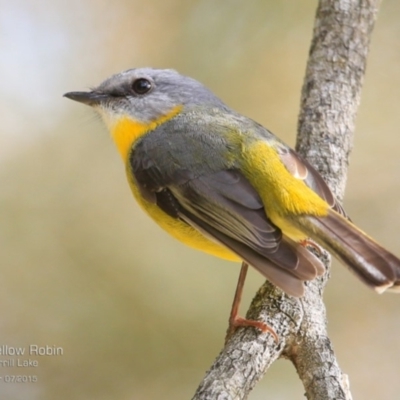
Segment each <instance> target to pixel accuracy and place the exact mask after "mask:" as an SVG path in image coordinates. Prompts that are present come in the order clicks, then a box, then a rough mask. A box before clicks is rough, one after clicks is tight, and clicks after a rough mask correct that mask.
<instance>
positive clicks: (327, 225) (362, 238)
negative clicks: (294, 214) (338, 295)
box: [299, 210, 400, 293]
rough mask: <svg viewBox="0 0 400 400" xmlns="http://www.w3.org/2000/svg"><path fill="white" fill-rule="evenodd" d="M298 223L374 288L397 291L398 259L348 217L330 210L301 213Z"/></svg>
mask: <svg viewBox="0 0 400 400" xmlns="http://www.w3.org/2000/svg"><path fill="white" fill-rule="evenodd" d="M299 223H300V225H301V229H302V231H304V232H305V233H307V234H308V235H309V236H310V237H311V238H313V239H314V240H315V241H316V242H317V243H319V244H320V245H321V246H323V247H325V248H326V249H327V250H329V251H330V252H331V253H333V255H335V256H336V257H337V258H339V259H340V260H341V261H342V262H343V263H344V264H346V265H347V266H348V267H349V268H350V269H351V270H352V271H353V272H355V273H356V275H357V276H358V277H359V278H360V279H361V280H362V281H364V282H365V283H366V284H367V285H369V286H371V287H373V288H374V289H375V290H376V291H377V292H379V293H382V292H384V291H385V290H387V289H388V290H392V291H400V260H399V259H398V258H397V257H396V256H394V255H393V254H391V253H390V252H389V251H387V250H385V249H384V248H383V247H382V246H380V245H379V244H378V243H376V242H375V241H374V240H373V239H372V238H370V237H369V236H368V235H367V234H366V233H364V232H363V231H361V230H360V229H358V228H357V227H356V226H355V225H354V224H352V223H351V222H350V221H349V220H347V219H346V218H344V217H343V216H341V215H339V214H338V213H337V212H335V211H333V210H331V211H330V212H329V214H328V215H327V216H326V217H313V216H302V217H301V218H300V219H299Z"/></svg>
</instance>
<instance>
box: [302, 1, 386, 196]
mask: <svg viewBox="0 0 400 400" xmlns="http://www.w3.org/2000/svg"><path fill="white" fill-rule="evenodd" d="M379 2H380V1H379V0H335V1H332V0H320V2H319V6H318V9H317V14H316V19H315V25H314V34H313V39H312V43H311V48H310V55H309V59H308V63H307V70H306V76H305V80H304V84H303V89H302V94H301V107H300V115H299V124H298V137H297V146H296V149H297V151H298V152H299V153H301V154H302V155H303V156H304V157H305V158H307V159H308V161H310V162H311V163H312V164H313V165H314V167H316V168H317V169H318V171H319V172H320V173H321V175H322V176H323V178H324V179H325V180H326V182H327V183H328V184H329V187H330V188H331V190H332V191H333V192H334V193H335V195H336V197H337V198H338V199H340V200H341V199H343V195H344V188H345V185H346V179H347V166H348V159H349V153H350V151H351V149H352V145H353V134H354V121H355V118H356V114H357V109H358V106H359V103H360V93H361V88H362V83H363V78H364V74H365V68H366V62H367V55H368V51H369V43H370V38H371V32H372V29H373V27H374V22H375V18H376V14H377V10H378V5H379Z"/></svg>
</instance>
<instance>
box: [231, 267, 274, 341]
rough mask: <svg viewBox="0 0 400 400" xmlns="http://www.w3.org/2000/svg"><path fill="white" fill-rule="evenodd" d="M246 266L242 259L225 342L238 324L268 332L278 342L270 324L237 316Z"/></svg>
mask: <svg viewBox="0 0 400 400" xmlns="http://www.w3.org/2000/svg"><path fill="white" fill-rule="evenodd" d="M248 268H249V265H248V264H247V263H246V262H244V261H243V263H242V267H241V269H240V274H239V279H238V283H237V286H236V291H235V297H234V298H233V304H232V309H231V314H230V316H229V326H228V330H227V332H226V336H225V344H226V343H227V342H228V340H229V338H230V337H231V336H232V334H233V332H235V330H236V328H238V327H240V326H252V327H254V328H257V329H259V330H260V331H262V332H264V333H266V332H269V333H271V335H272V336H273V337H274V339H275V341H276V342H277V343H278V341H279V338H278V335H277V334H276V332H275V331H274V330H273V329H272V328H271V327H270V326H268V325H267V324H265V323H264V322H261V321H254V320H251V319H246V318H242V317H239V316H238V313H239V306H240V300H241V299H242V293H243V287H244V282H245V280H246V275H247V270H248Z"/></svg>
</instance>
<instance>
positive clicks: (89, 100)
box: [64, 92, 109, 107]
mask: <svg viewBox="0 0 400 400" xmlns="http://www.w3.org/2000/svg"><path fill="white" fill-rule="evenodd" d="M64 97H67V98H68V99H71V100H75V101H79V103H83V104H87V105H88V106H92V107H93V106H97V105H98V104H100V103H101V102H102V101H104V100H106V99H107V98H108V97H109V96H107V95H106V94H104V93H97V92H68V93H65V94H64Z"/></svg>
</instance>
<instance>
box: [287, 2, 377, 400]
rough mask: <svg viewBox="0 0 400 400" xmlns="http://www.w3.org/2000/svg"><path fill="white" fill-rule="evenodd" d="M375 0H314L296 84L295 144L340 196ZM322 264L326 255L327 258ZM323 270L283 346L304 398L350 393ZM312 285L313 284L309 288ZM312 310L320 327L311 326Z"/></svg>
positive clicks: (331, 397) (350, 146)
mask: <svg viewBox="0 0 400 400" xmlns="http://www.w3.org/2000/svg"><path fill="white" fill-rule="evenodd" d="M378 5H379V1H378V0H335V1H332V0H320V2H319V6H318V9H317V14H316V19H315V25H314V33H313V39H312V43H311V48H310V55H309V59H308V63H307V70H306V77H305V80H304V85H303V89H302V96H301V108H300V115H299V125H298V137H297V150H298V151H299V153H301V154H302V155H303V156H304V157H305V158H307V159H308V161H310V162H311V163H312V164H313V165H314V167H316V168H317V170H318V171H319V172H320V173H321V175H322V176H323V177H324V179H325V180H326V182H327V183H328V185H329V186H330V188H331V190H332V191H333V193H334V194H335V195H336V197H337V198H338V199H340V200H342V199H343V196H344V189H345V185H346V179H347V167H348V160H349V154H350V151H351V149H352V145H353V135H354V123H355V118H356V114H357V109H358V106H359V103H360V94H361V88H362V84H363V78H364V74H365V69H366V62H367V55H368V51H369V44H370V38H371V32H372V30H373V27H374V23H375V19H376V15H377V10H378ZM326 266H327V267H329V263H327V264H326ZM327 270H328V272H327V274H326V275H325V277H323V278H322V280H321V281H320V282H317V283H316V282H312V284H311V285H310V286H311V289H312V290H310V291H307V294H306V296H305V297H304V299H302V300H301V302H302V303H303V304H304V308H305V310H306V311H305V315H304V319H303V321H302V324H301V329H300V336H299V338H298V339H299V340H300V341H299V342H298V344H297V345H296V348H295V349H293V348H292V349H290V350H289V351H288V356H289V358H290V359H291V361H292V362H293V363H294V365H295V367H296V369H297V372H298V374H299V376H300V379H301V380H302V381H303V384H304V387H305V389H306V395H307V398H308V399H349V400H350V399H351V394H350V391H349V387H348V382H347V377H345V376H344V375H342V373H341V371H340V368H339V366H338V364H337V361H336V359H335V355H334V352H333V349H332V346H331V342H330V340H329V337H328V335H327V332H326V323H325V322H323V320H325V306H324V304H323V303H322V298H321V296H320V294H319V293H318V292H317V293H315V290H317V291H319V292H322V290H323V288H324V286H325V284H326V281H327V275H328V274H329V268H327ZM314 285H317V288H314ZM315 318H317V320H318V322H319V326H322V324H323V326H324V329H323V330H321V331H319V332H315V331H314V330H313V329H312V327H313V326H315Z"/></svg>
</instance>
